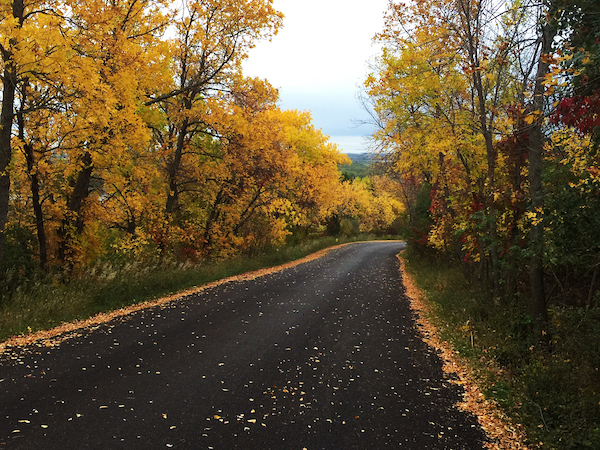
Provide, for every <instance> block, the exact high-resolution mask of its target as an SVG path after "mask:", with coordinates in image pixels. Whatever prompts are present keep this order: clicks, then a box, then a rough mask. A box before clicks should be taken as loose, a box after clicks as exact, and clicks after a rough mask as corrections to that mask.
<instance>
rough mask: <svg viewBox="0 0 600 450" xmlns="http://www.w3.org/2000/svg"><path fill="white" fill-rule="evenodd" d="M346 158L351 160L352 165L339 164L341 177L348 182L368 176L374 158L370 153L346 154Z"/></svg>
mask: <svg viewBox="0 0 600 450" xmlns="http://www.w3.org/2000/svg"><path fill="white" fill-rule="evenodd" d="M346 156H348V158H350V159H351V160H352V164H340V165H339V168H340V172H342V176H343V177H344V178H346V179H348V180H353V179H354V178H357V177H358V178H364V177H366V176H368V175H369V174H370V169H371V165H372V164H373V161H374V158H373V155H372V154H371V153H348V154H346Z"/></svg>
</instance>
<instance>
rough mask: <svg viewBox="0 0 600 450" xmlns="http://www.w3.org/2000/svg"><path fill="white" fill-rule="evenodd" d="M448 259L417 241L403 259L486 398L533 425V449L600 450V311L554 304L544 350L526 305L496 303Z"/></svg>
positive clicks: (470, 274)
mask: <svg viewBox="0 0 600 450" xmlns="http://www.w3.org/2000/svg"><path fill="white" fill-rule="evenodd" d="M440 256H441V255H439V254H436V253H435V252H433V251H431V250H430V249H425V248H423V247H421V246H419V245H418V244H415V243H414V242H413V243H412V244H410V245H409V247H408V249H407V250H406V251H405V252H404V253H403V257H404V258H405V260H406V264H407V270H408V271H409V273H410V275H411V276H412V277H413V279H414V280H415V282H416V283H417V285H418V287H419V288H420V289H421V290H422V291H423V292H424V293H425V301H427V303H428V304H429V305H430V307H431V309H430V314H431V317H429V319H430V320H431V321H432V323H433V324H434V325H436V327H437V328H438V330H439V331H440V337H441V338H442V339H444V340H446V341H448V342H450V343H451V344H452V345H453V347H454V349H455V351H457V352H458V353H459V354H460V357H463V358H466V359H467V360H468V363H469V365H470V366H471V367H472V368H473V369H474V370H475V373H476V376H477V379H478V384H480V386H481V388H482V391H483V392H484V393H485V396H486V398H488V399H492V400H494V401H496V402H497V403H498V404H499V405H500V407H501V408H502V409H503V410H504V411H505V412H506V413H507V414H508V416H509V417H511V418H512V419H513V420H514V421H515V422H516V423H521V424H523V425H524V426H525V428H526V431H527V440H528V442H527V443H528V445H530V446H531V447H532V448H538V447H540V448H548V449H573V450H574V449H598V448H600V427H599V424H600V406H599V405H600V388H599V387H600V372H599V368H600V349H599V345H600V308H598V307H592V308H580V307H576V306H572V305H568V304H564V303H561V302H553V303H552V304H551V305H549V316H550V320H549V327H548V333H549V341H548V343H546V344H544V345H541V344H540V343H539V341H538V340H537V339H536V338H535V335H534V333H533V320H532V317H531V315H530V313H529V311H528V309H527V304H526V302H524V301H522V299H521V298H515V299H513V300H512V301H499V300H498V299H495V298H494V297H493V296H492V295H491V291H490V290H489V289H486V287H485V285H483V284H482V283H481V281H480V280H478V279H477V277H476V276H473V272H472V270H471V268H470V267H468V266H467V265H466V264H464V263H461V262H460V261H457V260H449V259H447V258H443V257H440Z"/></svg>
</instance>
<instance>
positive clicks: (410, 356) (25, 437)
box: [0, 242, 486, 450]
mask: <svg viewBox="0 0 600 450" xmlns="http://www.w3.org/2000/svg"><path fill="white" fill-rule="evenodd" d="M403 245H404V244H402V243H400V242H372V243H361V244H353V245H348V246H344V247H341V248H338V249H336V250H334V251H332V252H330V253H328V254H327V255H326V256H324V257H322V258H320V259H317V260H314V261H311V262H307V263H305V264H301V265H298V266H296V267H293V268H291V269H287V270H284V271H281V272H278V273H275V274H272V275H267V276H264V277H261V278H257V279H254V280H251V281H236V282H230V283H225V284H222V285H219V286H215V287H213V288H209V289H206V290H205V291H202V292H201V293H200V294H197V295H193V296H189V297H187V298H182V299H180V300H176V301H173V302H171V303H169V304H166V305H163V306H160V307H154V308H149V309H145V310H142V311H138V312H136V313H134V314H131V315H129V316H126V317H122V318H119V319H115V320H113V321H112V322H109V323H107V324H104V325H101V326H99V327H95V328H94V329H91V330H82V332H81V333H79V335H78V336H77V337H74V338H71V339H69V340H67V341H65V342H63V343H62V344H61V345H60V346H57V347H54V348H44V347H41V346H39V345H38V346H35V345H32V346H30V347H26V348H21V349H18V350H13V351H12V352H5V353H4V354H3V355H1V356H0V449H1V448H9V449H34V448H45V449H80V448H98V449H108V448H110V449H120V448H123V449H137V448H139V449H153V448H158V449H160V448H194V449H196V448H198V449H211V448H214V449H231V448H239V449H298V450H301V449H309V450H313V449H379V448H384V447H387V448H398V447H400V448H408V449H455V450H456V449H469V450H472V449H482V448H483V442H485V439H486V438H485V435H484V433H483V431H482V430H481V429H480V428H479V426H478V425H477V422H476V420H475V418H474V417H473V416H471V415H469V414H467V413H465V412H462V411H459V410H457V409H456V408H455V407H454V406H453V405H454V404H455V403H456V402H457V401H459V399H460V391H459V388H458V387H457V386H456V385H455V384H452V383H450V382H449V380H448V376H447V375H445V374H444V373H443V371H442V369H441V367H442V364H441V361H440V359H439V358H438V356H437V355H436V353H435V351H434V350H433V349H432V348H430V347H429V346H428V345H427V344H425V343H424V342H423V341H422V340H421V339H420V337H419V333H418V331H417V329H416V326H415V322H414V320H413V313H412V312H411V311H410V308H409V305H408V302H407V300H406V298H405V297H404V287H403V285H402V280H401V275H400V272H399V265H398V261H397V259H396V254H397V253H398V252H399V251H400V250H401V249H402V248H403Z"/></svg>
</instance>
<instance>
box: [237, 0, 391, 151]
mask: <svg viewBox="0 0 600 450" xmlns="http://www.w3.org/2000/svg"><path fill="white" fill-rule="evenodd" d="M273 4H274V6H275V8H277V9H278V10H279V11H281V12H283V13H284V14H285V18H284V21H283V28H282V29H281V30H280V31H279V33H278V34H277V35H276V36H275V37H274V38H273V40H272V41H271V42H261V43H259V44H258V45H257V47H256V48H255V49H253V50H252V51H251V53H250V57H249V59H248V60H247V61H246V62H245V64H244V73H245V74H246V75H247V76H257V77H261V78H266V79H267V80H269V82H270V83H271V84H273V85H274V86H275V87H277V88H278V89H279V94H280V97H281V102H280V105H281V107H282V108H284V109H300V110H310V111H311V112H312V115H313V123H314V124H315V126H316V127H317V128H321V129H322V130H323V132H324V133H325V134H327V135H329V136H331V140H332V141H334V142H336V143H338V144H339V145H340V147H342V151H343V152H345V153H348V152H360V151H364V150H365V148H366V144H365V143H364V139H363V138H362V136H365V135H368V134H370V132H371V128H370V127H368V126H364V125H363V126H359V127H357V125H356V122H357V121H361V120H367V119H368V115H367V114H366V113H365V112H364V111H363V110H362V108H361V106H360V104H359V102H358V101H357V100H356V94H357V92H358V90H359V89H360V86H361V85H362V83H363V81H364V79H365V77H366V75H367V74H368V73H369V61H371V60H372V59H373V57H374V56H376V55H377V53H378V48H377V46H376V45H374V44H373V42H372V38H373V36H374V35H375V34H376V33H377V32H379V31H381V30H382V29H383V15H384V12H385V10H386V9H387V4H388V0H368V1H366V0H302V1H299V0H274V1H273Z"/></svg>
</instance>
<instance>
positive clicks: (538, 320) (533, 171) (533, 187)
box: [529, 23, 555, 340]
mask: <svg viewBox="0 0 600 450" xmlns="http://www.w3.org/2000/svg"><path fill="white" fill-rule="evenodd" d="M553 29H554V27H552V25H551V24H550V23H546V24H544V25H543V27H542V36H541V40H542V42H541V44H542V45H541V51H540V57H539V62H538V68H537V73H536V81H535V88H534V92H533V103H532V107H533V111H534V113H536V114H537V115H536V117H535V120H534V122H533V123H532V125H531V130H530V132H529V193H530V196H531V208H532V211H533V212H535V213H537V214H541V213H542V208H543V206H544V193H543V188H542V166H543V154H542V152H543V145H544V140H543V135H542V121H543V114H542V111H543V108H544V84H543V80H544V76H545V75H546V74H547V73H548V69H549V63H548V58H547V55H548V53H549V52H550V51H551V49H552V40H553V38H554V34H555V32H554V31H553ZM529 245H530V250H531V260H530V273H529V277H530V283H531V286H530V289H531V304H530V307H531V314H532V316H533V320H534V325H535V329H536V333H539V337H540V338H542V337H543V336H546V328H547V325H548V311H547V309H546V296H545V291H544V270H543V264H542V256H543V249H544V225H543V222H542V221H541V220H540V221H537V222H536V223H534V224H533V225H532V227H531V232H530V235H529ZM544 340H545V339H544Z"/></svg>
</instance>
